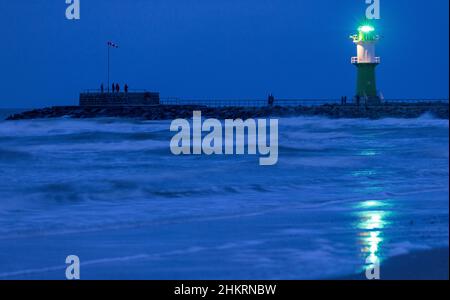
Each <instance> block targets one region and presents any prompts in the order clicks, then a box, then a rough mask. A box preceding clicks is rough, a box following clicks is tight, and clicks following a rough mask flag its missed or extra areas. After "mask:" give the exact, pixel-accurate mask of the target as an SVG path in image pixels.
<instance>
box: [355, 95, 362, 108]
mask: <svg viewBox="0 0 450 300" xmlns="http://www.w3.org/2000/svg"><path fill="white" fill-rule="evenodd" d="M360 104H361V96H359V95H358V96H356V105H358V106H359V105H360Z"/></svg>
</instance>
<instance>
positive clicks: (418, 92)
mask: <svg viewBox="0 0 450 300" xmlns="http://www.w3.org/2000/svg"><path fill="white" fill-rule="evenodd" d="M365 7H366V5H365V1H364V0H344V1H342V0H340V1H336V0H81V20H78V21H69V20H67V19H66V18H65V9H66V4H65V1H64V0H20V1H19V0H0V33H1V42H0V57H1V59H0V88H1V93H0V107H36V106H45V105H64V104H76V103H77V101H78V93H79V92H80V91H82V90H84V89H95V88H98V87H99V86H100V83H101V82H105V83H106V80H107V78H106V77H107V72H106V67H107V58H106V53H107V50H106V49H107V48H106V42H107V41H108V40H112V41H114V42H116V43H118V44H119V46H120V48H119V49H115V50H113V52H112V57H111V63H112V71H111V78H112V81H116V82H117V81H118V82H120V83H121V84H122V85H123V83H125V82H126V83H128V85H129V86H130V88H132V89H133V88H135V89H148V90H153V91H159V92H160V93H161V97H180V98H190V99H193V98H201V99H204V98H265V97H266V95H267V93H269V92H272V93H274V95H275V96H276V97H279V98H321V99H323V98H339V97H340V96H341V95H348V96H352V95H353V93H354V89H355V75H356V72H355V67H354V66H352V65H351V64H350V57H351V56H354V55H355V52H356V48H355V46H354V45H353V44H352V42H351V40H350V39H349V38H348V36H349V35H350V34H352V33H354V32H355V30H356V28H357V26H358V22H359V20H360V19H361V18H362V17H363V16H364V11H365ZM448 11H449V1H448V0H428V1H425V0H394V1H385V0H381V17H382V19H381V20H380V21H378V23H377V24H376V26H377V29H379V33H380V34H381V35H382V36H383V39H382V40H381V42H380V44H379V45H378V48H377V52H378V55H379V56H381V59H382V64H381V65H380V66H379V67H378V69H377V75H378V87H379V89H380V90H381V91H382V92H383V94H384V96H385V97H386V98H408V97H412V98H419V97H426V98H433V97H438V98H442V97H444V98H447V97H448V94H449V92H448V90H449V88H448V81H449V16H448Z"/></svg>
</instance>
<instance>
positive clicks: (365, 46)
mask: <svg viewBox="0 0 450 300" xmlns="http://www.w3.org/2000/svg"><path fill="white" fill-rule="evenodd" d="M350 38H351V39H352V40H353V43H355V44H356V51H357V56H355V57H352V60H351V62H352V64H353V65H355V66H356V69H357V83H356V97H358V98H359V99H361V100H363V101H366V103H369V104H376V103H379V102H380V98H379V97H378V93H377V84H376V76H375V68H376V67H377V65H378V64H379V63H380V57H377V56H376V55H375V45H376V44H377V42H378V40H379V36H378V35H377V34H376V33H375V28H374V27H373V26H371V25H362V26H360V27H359V28H358V34H355V35H352V36H350Z"/></svg>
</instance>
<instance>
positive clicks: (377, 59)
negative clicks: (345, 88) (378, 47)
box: [352, 56, 381, 64]
mask: <svg viewBox="0 0 450 300" xmlns="http://www.w3.org/2000/svg"><path fill="white" fill-rule="evenodd" d="M380 62H381V58H380V57H378V56H377V57H374V59H373V60H370V59H364V58H359V57H357V56H353V57H352V64H379V63H380Z"/></svg>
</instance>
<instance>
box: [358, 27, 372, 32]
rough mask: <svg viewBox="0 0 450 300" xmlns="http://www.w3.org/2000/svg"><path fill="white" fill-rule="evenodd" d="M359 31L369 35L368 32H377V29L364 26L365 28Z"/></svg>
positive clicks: (360, 28)
mask: <svg viewBox="0 0 450 300" xmlns="http://www.w3.org/2000/svg"><path fill="white" fill-rule="evenodd" d="M358 30H359V31H362V32H364V33H368V32H372V31H375V28H374V27H373V26H370V25H363V26H361V27H359V28H358Z"/></svg>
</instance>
